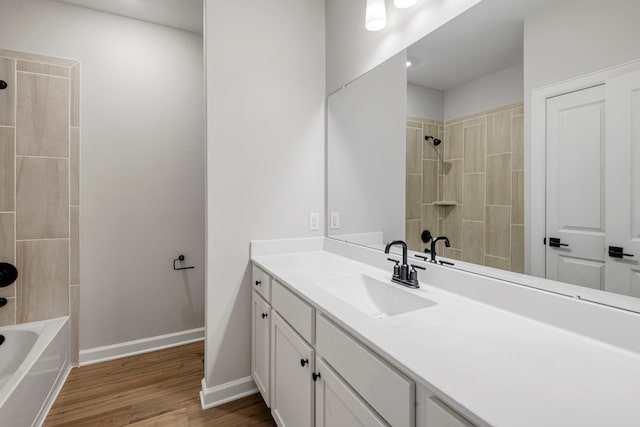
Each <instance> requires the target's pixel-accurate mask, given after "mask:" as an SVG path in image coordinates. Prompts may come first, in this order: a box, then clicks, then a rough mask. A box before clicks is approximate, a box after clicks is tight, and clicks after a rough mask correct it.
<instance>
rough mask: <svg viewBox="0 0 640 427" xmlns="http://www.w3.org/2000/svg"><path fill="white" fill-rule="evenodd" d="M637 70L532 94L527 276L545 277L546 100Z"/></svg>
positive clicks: (613, 71) (629, 66) (630, 65)
mask: <svg viewBox="0 0 640 427" xmlns="http://www.w3.org/2000/svg"><path fill="white" fill-rule="evenodd" d="M637 69H640V60H636V61H631V62H627V63H624V64H620V65H616V66H614V67H610V68H606V69H604V70H601V71H596V72H593V73H589V74H585V75H583V76H579V77H576V78H574V79H571V80H565V81H562V82H559V83H554V84H552V85H549V86H544V87H541V88H537V89H534V90H532V91H531V140H530V145H531V159H530V162H529V165H530V166H531V174H530V175H529V176H530V181H529V185H528V188H529V191H530V195H531V198H530V200H531V203H530V204H529V208H528V209H527V214H528V219H529V224H530V227H529V236H530V237H529V245H528V247H525V265H527V266H530V268H529V270H527V271H528V273H529V274H532V275H534V276H538V277H545V247H544V245H542V239H544V237H545V234H546V224H545V218H546V155H547V154H546V128H547V108H546V107H547V98H551V97H554V96H558V95H563V94H565V93H569V92H574V91H577V90H582V89H587V88H589V87H593V86H598V85H601V84H605V83H606V81H607V80H609V79H611V78H613V77H617V76H620V75H623V74H626V73H629V72H631V71H635V70H637ZM526 222H527V221H526V220H525V223H526ZM525 233H526V227H525Z"/></svg>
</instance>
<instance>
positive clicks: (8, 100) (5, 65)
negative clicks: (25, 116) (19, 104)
mask: <svg viewBox="0 0 640 427" xmlns="http://www.w3.org/2000/svg"><path fill="white" fill-rule="evenodd" d="M15 70H16V61H15V60H13V59H9V58H0V76H2V80H4V81H5V82H7V88H6V89H4V90H0V126H15V125H16V108H15V106H16V80H15V74H16V73H15Z"/></svg>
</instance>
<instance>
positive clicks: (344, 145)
mask: <svg viewBox="0 0 640 427" xmlns="http://www.w3.org/2000/svg"><path fill="white" fill-rule="evenodd" d="M406 58H407V56H406V51H402V52H401V53H399V54H398V55H396V56H394V57H393V58H391V59H389V60H387V61H386V62H384V63H383V64H381V65H380V66H378V67H376V68H375V69H373V70H371V71H370V72H368V73H367V74H365V75H364V76H362V77H360V78H359V79H357V80H356V81H354V82H353V83H351V84H349V85H348V86H347V87H345V88H343V89H341V90H339V91H338V92H336V93H334V94H333V95H331V96H330V97H329V99H328V107H327V120H328V123H327V141H328V142H327V156H328V162H327V168H328V169H327V174H328V176H327V185H328V187H327V193H328V195H327V203H328V211H329V212H339V213H340V229H339V230H329V234H330V235H334V234H355V233H370V232H379V231H381V232H382V234H383V240H384V241H389V240H396V239H401V240H402V239H404V234H405V233H404V228H405V227H404V224H405V169H406V168H405V163H406V159H405V151H406V144H405V140H406V137H405V132H406V131H405V126H406V125H405V122H406V117H407V116H406V104H407V98H406V93H407V92H406V87H407V71H406V66H405V62H406Z"/></svg>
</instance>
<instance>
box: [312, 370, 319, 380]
mask: <svg viewBox="0 0 640 427" xmlns="http://www.w3.org/2000/svg"><path fill="white" fill-rule="evenodd" d="M311 378H313V382H316V381H317V380H318V378H320V372H318V373H317V374H316V373H315V372H314V373H313V374H311Z"/></svg>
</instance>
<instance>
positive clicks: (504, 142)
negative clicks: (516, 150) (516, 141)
mask: <svg viewBox="0 0 640 427" xmlns="http://www.w3.org/2000/svg"><path fill="white" fill-rule="evenodd" d="M490 117H491V119H490V120H489V126H488V128H487V154H499V153H510V152H511V110H507V111H501V112H499V113H495V114H492V115H491V116H490Z"/></svg>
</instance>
